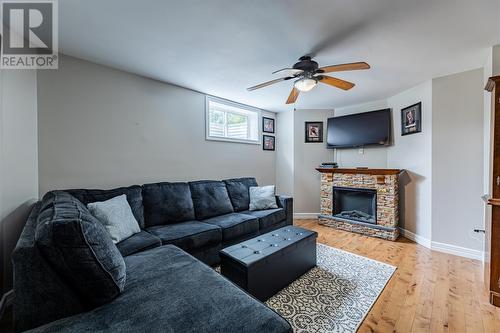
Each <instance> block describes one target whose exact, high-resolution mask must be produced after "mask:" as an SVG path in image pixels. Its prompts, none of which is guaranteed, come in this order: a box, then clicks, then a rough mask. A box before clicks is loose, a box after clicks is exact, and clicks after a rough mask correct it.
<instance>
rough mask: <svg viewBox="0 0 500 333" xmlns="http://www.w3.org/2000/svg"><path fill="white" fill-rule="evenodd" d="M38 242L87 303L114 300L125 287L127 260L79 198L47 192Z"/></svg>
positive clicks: (43, 204)
mask: <svg viewBox="0 0 500 333" xmlns="http://www.w3.org/2000/svg"><path fill="white" fill-rule="evenodd" d="M35 241H36V245H37V247H38V248H39V249H40V251H41V253H42V255H43V256H44V257H45V259H46V260H47V261H49V262H50V264H51V265H52V266H53V267H54V269H55V270H56V271H57V272H58V273H59V274H60V275H61V277H62V278H63V280H64V281H65V282H66V283H67V284H68V285H70V286H72V287H73V289H74V290H75V291H76V292H77V293H78V294H79V296H80V297H81V298H82V299H83V300H84V301H85V303H86V304H89V305H92V306H98V305H101V304H104V303H107V302H109V301H111V300H112V299H114V298H115V297H116V296H118V295H119V294H120V292H121V291H123V288H124V286H125V274H126V273H125V262H124V261H123V257H122V255H121V254H120V252H119V251H118V249H117V247H116V245H115V244H114V243H113V241H112V240H111V237H110V236H109V234H108V232H107V231H106V229H105V228H104V226H103V225H102V224H101V223H100V222H99V221H98V220H97V219H96V218H95V217H94V216H92V214H90V212H89V211H88V210H87V208H86V207H85V206H84V205H83V204H82V203H81V202H80V201H78V200H77V199H76V198H75V197H73V196H71V195H70V194H68V193H66V192H63V191H53V192H49V193H47V194H46V195H45V196H44V198H43V200H42V206H41V209H40V214H39V216H38V224H37V229H36V232H35Z"/></svg>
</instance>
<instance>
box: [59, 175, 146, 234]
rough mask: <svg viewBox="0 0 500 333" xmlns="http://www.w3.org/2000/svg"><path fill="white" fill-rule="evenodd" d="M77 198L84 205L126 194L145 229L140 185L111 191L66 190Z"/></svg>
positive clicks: (138, 221) (140, 225) (140, 224)
mask: <svg viewBox="0 0 500 333" xmlns="http://www.w3.org/2000/svg"><path fill="white" fill-rule="evenodd" d="M65 192H68V193H69V194H71V195H72V196H74V197H75V198H77V199H78V200H79V201H80V202H81V203H83V204H84V205H88V204H89V203H91V202H97V201H106V200H109V199H112V198H114V197H117V196H120V195H122V194H125V195H126V196H127V201H128V204H129V205H130V208H131V209H132V213H133V214H134V217H135V219H136V220H137V223H139V227H141V229H144V227H145V226H144V208H143V206H142V188H141V187H140V186H139V185H133V186H128V187H119V188H114V189H111V190H95V189H72V190H65Z"/></svg>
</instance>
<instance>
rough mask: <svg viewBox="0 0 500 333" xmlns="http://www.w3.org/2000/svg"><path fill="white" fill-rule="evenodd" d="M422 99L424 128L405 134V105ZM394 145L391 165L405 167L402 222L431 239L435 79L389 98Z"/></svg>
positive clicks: (402, 185)
mask: <svg viewBox="0 0 500 333" xmlns="http://www.w3.org/2000/svg"><path fill="white" fill-rule="evenodd" d="M418 102H422V132H420V133H415V134H411V135H406V136H401V109H403V108H405V107H407V106H410V105H413V104H415V103H418ZM388 105H389V107H390V108H392V125H393V132H394V137H393V140H394V145H393V146H391V147H389V148H388V149H387V166H388V167H389V168H396V169H405V170H406V172H405V173H404V174H402V175H401V177H400V203H401V204H400V225H401V227H402V228H404V229H405V230H407V231H409V232H412V233H414V234H416V235H418V236H420V237H424V238H425V239H427V240H428V241H429V242H430V239H431V223H432V221H431V219H432V216H431V214H432V202H433V201H432V196H431V195H432V180H433V176H432V156H431V154H432V129H433V128H434V125H433V124H432V114H433V106H432V82H431V81H426V82H424V83H422V84H419V85H418V86H415V87H413V88H411V89H408V90H405V91H403V92H401V93H399V94H397V95H395V96H393V97H391V98H389V99H388Z"/></svg>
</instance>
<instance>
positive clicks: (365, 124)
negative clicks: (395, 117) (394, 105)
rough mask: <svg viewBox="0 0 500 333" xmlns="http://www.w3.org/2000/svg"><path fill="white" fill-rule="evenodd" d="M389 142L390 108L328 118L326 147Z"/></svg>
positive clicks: (379, 144)
mask: <svg viewBox="0 0 500 333" xmlns="http://www.w3.org/2000/svg"><path fill="white" fill-rule="evenodd" d="M390 142H391V109H384V110H377V111H371V112H363V113H357V114H350V115H347V116H340V117H333V118H328V126H327V147H328V148H353V147H364V146H388V145H389V144H390Z"/></svg>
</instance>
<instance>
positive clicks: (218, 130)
mask: <svg viewBox="0 0 500 333" xmlns="http://www.w3.org/2000/svg"><path fill="white" fill-rule="evenodd" d="M259 118H260V112H259V110H257V109H253V108H251V107H248V106H246V105H241V104H237V103H233V102H229V101H224V100H221V99H218V98H214V97H207V106H206V121H207V139H208V140H222V141H234V142H244V143H259Z"/></svg>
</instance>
